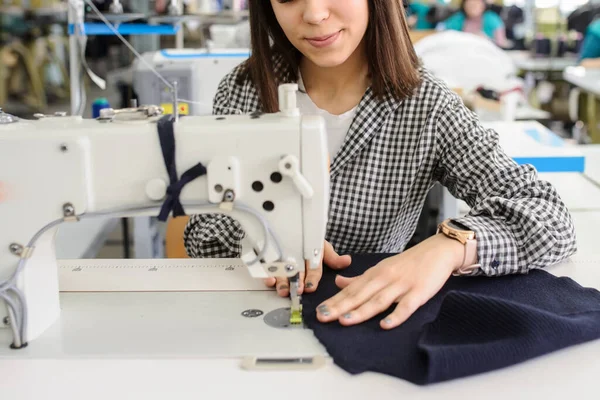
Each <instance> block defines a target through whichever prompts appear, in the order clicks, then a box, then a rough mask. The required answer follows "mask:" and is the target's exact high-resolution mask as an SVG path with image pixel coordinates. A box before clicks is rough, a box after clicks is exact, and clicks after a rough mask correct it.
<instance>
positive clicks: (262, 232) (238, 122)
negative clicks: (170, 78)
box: [0, 85, 329, 349]
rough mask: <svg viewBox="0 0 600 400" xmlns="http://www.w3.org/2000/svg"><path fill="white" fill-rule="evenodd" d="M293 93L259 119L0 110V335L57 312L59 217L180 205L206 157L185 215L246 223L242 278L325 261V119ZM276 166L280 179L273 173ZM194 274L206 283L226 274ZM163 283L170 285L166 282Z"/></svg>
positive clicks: (154, 111) (42, 322)
mask: <svg viewBox="0 0 600 400" xmlns="http://www.w3.org/2000/svg"><path fill="white" fill-rule="evenodd" d="M296 90H297V85H282V86H281V87H280V92H279V95H280V98H279V104H280V109H281V111H280V113H277V114H270V115H262V116H260V117H259V118H255V117H253V116H250V115H244V116H229V117H212V116H206V117H188V118H184V119H180V120H177V118H175V119H176V120H177V121H176V122H174V123H170V122H167V121H165V120H164V118H163V119H161V120H160V121H157V119H158V118H160V116H161V114H162V110H161V109H160V108H158V107H155V106H149V107H146V106H143V107H139V108H130V109H122V110H113V109H105V110H102V114H101V118H100V119H99V120H83V119H81V118H80V117H68V116H62V115H53V116H38V120H37V121H25V120H18V119H17V118H13V117H11V116H10V115H7V114H2V115H1V116H0V117H1V118H0V171H2V176H1V177H0V183H1V185H0V205H1V206H2V207H0V220H2V221H3V226H4V227H5V228H4V229H3V230H2V231H1V232H0V299H3V300H4V301H5V302H6V305H7V309H8V315H6V314H5V313H4V309H3V310H2V312H0V321H5V322H6V323H5V324H4V325H3V326H4V327H5V328H9V329H0V331H4V333H3V332H0V339H2V340H1V341H0V342H1V343H2V344H3V345H4V346H8V345H9V344H11V342H10V341H9V340H5V339H8V338H10V335H6V333H7V332H10V333H12V336H13V341H12V345H13V347H16V348H20V347H22V346H24V345H25V344H26V343H27V342H28V341H31V340H34V339H36V338H38V337H39V336H41V335H43V334H44V332H45V331H46V330H47V329H48V328H49V327H51V326H53V324H54V322H55V321H56V319H57V318H58V316H59V313H60V312H59V310H60V305H59V284H58V276H59V274H58V269H57V268H58V267H57V260H56V255H55V250H54V236H55V234H56V231H57V228H58V227H59V225H60V224H61V223H63V222H68V223H77V221H78V220H80V219H86V218H93V217H107V216H109V217H110V216H112V217H124V216H149V215H157V214H158V213H159V211H161V213H162V212H163V211H164V210H167V211H168V212H167V213H166V214H164V216H165V217H166V216H168V213H169V212H170V210H171V208H173V210H176V209H177V207H176V205H177V202H176V201H177V198H178V195H177V189H175V187H176V186H177V185H178V184H179V183H180V182H179V179H180V178H179V177H180V176H181V175H182V174H183V175H186V174H187V173H189V171H192V170H194V171H197V170H200V171H201V170H202V168H200V169H198V168H199V164H198V163H199V162H201V163H202V165H203V166H204V168H206V170H205V174H200V176H199V177H198V178H197V179H195V180H193V181H191V182H189V184H188V185H186V186H185V187H184V188H183V189H182V190H181V197H180V199H181V202H182V203H183V204H184V206H185V207H186V208H185V210H186V211H187V212H188V213H189V214H192V213H215V212H218V213H224V214H228V215H231V216H232V217H233V218H235V219H237V220H238V221H239V222H240V224H241V225H242V227H243V229H244V230H245V232H246V234H247V235H246V243H247V244H249V245H247V246H245V249H244V255H243V256H242V260H241V261H242V263H241V264H239V263H238V264H237V266H238V267H240V266H241V267H243V266H246V267H248V270H249V271H250V275H246V278H247V277H248V276H252V277H254V278H265V277H268V276H287V277H291V278H294V277H296V278H297V274H298V272H299V271H300V270H303V269H304V264H305V260H306V261H308V262H309V263H310V265H311V266H312V267H316V266H318V264H319V261H320V258H321V254H322V247H323V243H324V237H325V225H326V220H327V209H328V198H329V180H328V179H329V173H328V168H329V166H328V156H327V145H326V137H325V125H324V121H323V120H322V119H321V118H319V117H310V116H302V117H301V116H300V115H299V111H298V109H297V108H296V103H295V91H296ZM175 109H177V108H175ZM157 130H158V132H157ZM169 140H173V141H174V145H175V147H172V144H170V143H169ZM265 143H268V144H269V145H268V146H265V145H264V144H265ZM132 149H135V151H134V152H132ZM161 149H162V154H161ZM169 149H172V153H171V151H170V150H169ZM163 158H164V161H163ZM173 166H176V168H177V173H176V174H175V172H174V171H173V169H172V167H173ZM274 173H276V174H280V176H281V178H282V179H278V180H276V181H273V182H272V181H271V179H270V177H271V176H272V174H274ZM175 175H176V176H175ZM180 189H181V187H180ZM164 207H167V208H164ZM167 271H168V270H167ZM224 271H225V268H223V269H222V272H224ZM225 274H227V272H225ZM109 275H110V274H109ZM115 276H118V274H117V275H115ZM113 277H114V276H113ZM163 278H164V277H163ZM195 278H196V279H197V282H199V285H207V284H208V285H212V283H213V282H214V283H215V286H217V287H218V286H219V282H221V283H222V282H223V280H222V279H221V280H219V279H216V281H215V280H214V279H213V280H211V279H210V276H208V279H202V276H196V277H195ZM213 278H214V277H213ZM239 278H240V277H239V276H238V279H239ZM241 279H242V282H247V281H248V280H247V279H246V280H245V281H244V280H243V279H244V278H243V277H242V278H241ZM187 280H188V281H189V280H190V277H189V276H188V277H187ZM234 280H235V279H234ZM162 281H163V282H168V281H169V280H168V278H165V279H162ZM191 281H194V278H191ZM225 281H227V280H226V279H225ZM292 283H293V280H292ZM261 284H262V282H261ZM293 287H294V286H293V285H292V288H293ZM155 289H156V290H172V288H170V287H169V285H168V284H167V285H166V286H163V287H162V288H155ZM184 290H185V289H184ZM188 290H189V288H188ZM192 290H193V289H192ZM217 290H218V289H217ZM291 292H292V295H291V300H292V302H291V307H288V308H291V311H292V312H294V311H299V308H300V303H299V301H300V300H299V298H298V296H297V295H295V294H296V291H295V290H293V289H292V290H291ZM271 294H272V295H273V296H276V295H275V294H274V293H271ZM141 302H142V303H144V301H143V300H141ZM288 305H289V304H288ZM147 307H153V305H152V304H149V305H147ZM287 312H288V324H289V322H290V321H289V310H288V311H287ZM284 313H285V310H284ZM7 317H8V319H7ZM190 317H192V316H190ZM192 318H193V317H192ZM281 318H282V317H281V315H280V316H279V320H280V321H281ZM36 348H38V347H36ZM38 349H39V348H38Z"/></svg>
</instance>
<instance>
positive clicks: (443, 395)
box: [0, 233, 600, 400]
mask: <svg viewBox="0 0 600 400" xmlns="http://www.w3.org/2000/svg"><path fill="white" fill-rule="evenodd" d="M590 234H591V233H590ZM105 262H107V263H108V262H109V261H105ZM129 262H135V260H130V261H129ZM137 262H140V261H137ZM154 262H155V263H157V264H159V265H158V267H159V268H158V269H159V270H160V271H162V270H163V269H162V268H163V267H164V264H161V262H160V261H154ZM151 263H152V261H148V264H146V265H145V267H150V266H151ZM171 263H173V264H177V263H180V264H181V263H183V261H182V262H180V261H178V260H172V261H171ZM74 265H75V264H70V265H69V264H66V268H67V271H66V272H64V273H63V274H62V279H63V280H62V282H65V280H68V279H67V278H68V276H69V274H68V272H69V270H70V268H71V267H73V266H74ZM93 270H94V271H97V270H98V268H95V269H93ZM184 270H185V269H180V270H179V271H184ZM211 270H213V271H214V269H211ZM548 271H549V272H551V273H553V274H555V275H557V276H570V277H572V278H573V279H575V280H576V281H578V282H579V283H580V284H582V285H584V286H587V287H595V288H598V289H600V255H596V256H588V257H584V256H576V257H573V259H572V260H570V261H568V262H566V263H564V264H561V265H559V266H554V267H550V268H549V269H548ZM240 272H241V271H240ZM91 273H94V272H93V271H92V272H91ZM121 273H122V272H121ZM149 273H150V272H149ZM159 273H161V272H159ZM186 274H189V271H188V272H186V273H183V274H182V275H181V276H180V277H179V278H174V280H177V279H182V280H187V281H188V282H189V275H186ZM234 274H235V272H234ZM238 276H239V275H238ZM121 277H122V276H121ZM74 279H76V278H74ZM228 279H229V278H228ZM172 280H173V279H171V281H172ZM100 281H102V280H100ZM154 282H155V283H156V282H158V280H156V281H154ZM232 282H236V283H232V284H231V285H233V286H235V285H237V284H239V282H240V281H239V280H236V279H233V280H232ZM69 284H71V285H72V284H73V281H71V283H64V284H63V285H67V286H68V285H69ZM97 284H98V285H106V282H104V283H97ZM113 284H116V285H119V284H121V283H119V282H113ZM149 286H150V287H151V286H152V282H150V283H149ZM217 286H218V285H217ZM249 286H252V287H255V286H253V285H252V284H250V285H249ZM255 288H256V287H255ZM217 289H219V288H217ZM221 289H223V287H222V288H221ZM286 304H287V302H285V301H284V300H283V299H280V298H278V297H277V296H276V295H275V294H274V293H273V292H267V291H263V290H255V291H239V290H238V291H219V290H217V291H208V290H207V291H198V292H187V293H184V292H179V293H176V292H162V293H157V292H138V293H131V292H129V293H127V292H120V293H119V292H113V293H98V292H96V293H62V295H61V305H62V317H61V319H60V320H59V321H58V322H57V323H56V324H55V325H54V326H53V327H52V328H50V330H49V331H48V332H46V333H45V334H44V335H43V336H42V337H40V338H38V339H37V340H36V341H33V342H31V343H30V345H29V347H28V348H26V349H24V350H19V351H15V350H9V349H7V348H6V347H5V346H4V343H6V342H7V340H8V336H7V334H8V332H7V330H6V329H4V330H1V329H0V343H3V347H0V376H1V377H2V379H1V380H0V393H2V398H3V399H18V400H26V399H36V400H37V399H40V398H60V399H72V398H85V399H86V400H93V399H109V398H115V399H121V398H124V399H125V398H127V399H128V398H144V399H146V400H149V399H161V400H163V399H178V400H179V399H194V400H196V399H199V398H202V399H217V398H219V399H231V398H241V397H244V398H245V397H247V396H252V397H257V398H261V399H282V398H285V399H303V400H304V399H307V398H311V399H332V398H334V399H357V400H364V399H365V398H375V399H399V398H400V399H402V398H415V399H419V400H421V399H443V400H448V399H456V400H458V399H460V400H463V399H472V398H482V399H486V400H487V399H490V400H493V399H498V400H506V399H507V398H509V399H532V398H535V399H537V398H544V399H555V398H560V399H564V398H594V397H593V396H595V394H592V393H597V390H598V384H597V381H598V376H599V374H600V341H594V342H590V343H587V344H583V345H578V346H574V347H571V348H567V349H564V350H561V351H557V352H555V353H551V354H549V355H546V356H543V357H539V358H535V359H532V360H530V361H527V362H524V363H521V364H518V365H515V366H512V367H509V368H505V369H501V370H497V371H493V372H489V373H485V374H481V375H476V376H472V377H468V378H463V379H458V380H454V381H450V382H446V383H442V384H436V385H432V386H426V387H419V386H416V385H413V384H411V383H408V382H405V381H402V380H400V379H396V378H392V377H389V376H385V375H381V374H376V373H365V374H362V375H357V376H351V375H349V374H347V373H346V372H344V371H343V370H341V369H340V368H338V367H337V366H335V365H333V364H332V362H331V360H330V359H329V358H327V362H326V365H325V366H324V367H322V368H320V369H317V370H309V371H289V370H279V371H248V370H244V369H241V368H240V357H241V356H244V355H259V356H267V355H271V356H282V355H286V356H309V355H315V354H318V353H320V352H323V349H322V347H321V345H320V344H319V343H318V342H317V341H316V339H315V338H314V337H313V335H312V332H311V331H310V330H304V329H294V330H284V331H282V330H278V329H275V328H270V327H267V326H266V324H264V322H262V321H261V320H260V318H255V319H247V318H246V319H245V318H243V317H241V316H240V315H239V314H240V312H241V311H242V310H244V309H248V308H260V309H263V310H269V309H273V308H277V307H281V306H284V305H286ZM586 396H588V397H586ZM589 396H592V397H589Z"/></svg>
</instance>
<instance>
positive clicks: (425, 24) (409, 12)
mask: <svg viewBox="0 0 600 400" xmlns="http://www.w3.org/2000/svg"><path fill="white" fill-rule="evenodd" d="M404 7H405V8H406V17H407V22H408V26H409V27H410V28H411V29H412V30H415V31H423V30H429V29H433V28H434V25H433V24H432V23H431V22H429V21H428V20H427V14H428V13H429V11H430V10H431V5H430V4H428V3H427V1H425V0H406V1H405V5H404Z"/></svg>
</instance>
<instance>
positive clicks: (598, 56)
mask: <svg viewBox="0 0 600 400" xmlns="http://www.w3.org/2000/svg"><path fill="white" fill-rule="evenodd" d="M579 64H580V65H581V66H583V67H586V68H600V19H596V20H595V21H593V22H592V23H591V24H590V26H589V27H588V28H587V31H586V33H585V38H584V39H583V44H582V46H581V52H580V53H579Z"/></svg>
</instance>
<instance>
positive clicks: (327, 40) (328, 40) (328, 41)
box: [306, 31, 342, 48]
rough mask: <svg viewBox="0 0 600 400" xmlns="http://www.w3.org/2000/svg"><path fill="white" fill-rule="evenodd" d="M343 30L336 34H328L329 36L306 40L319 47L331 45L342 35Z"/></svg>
mask: <svg viewBox="0 0 600 400" xmlns="http://www.w3.org/2000/svg"><path fill="white" fill-rule="evenodd" d="M341 32H342V31H338V32H336V33H334V34H331V35H327V36H321V37H312V38H306V41H307V42H308V43H310V44H311V45H312V46H314V47H317V48H323V47H327V46H331V45H332V44H333V43H334V42H335V41H336V40H337V38H338V37H339V36H340V33H341Z"/></svg>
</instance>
